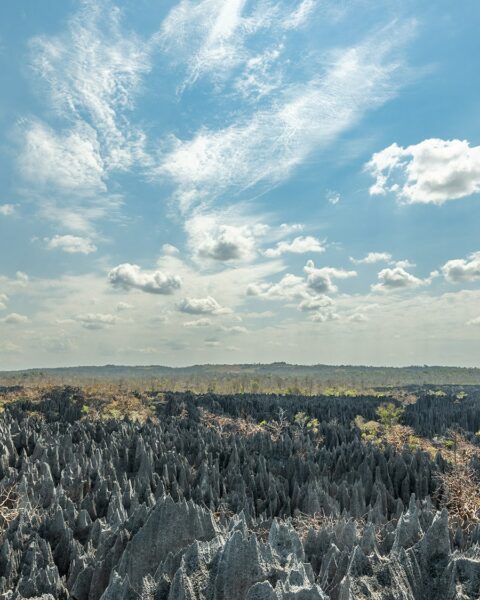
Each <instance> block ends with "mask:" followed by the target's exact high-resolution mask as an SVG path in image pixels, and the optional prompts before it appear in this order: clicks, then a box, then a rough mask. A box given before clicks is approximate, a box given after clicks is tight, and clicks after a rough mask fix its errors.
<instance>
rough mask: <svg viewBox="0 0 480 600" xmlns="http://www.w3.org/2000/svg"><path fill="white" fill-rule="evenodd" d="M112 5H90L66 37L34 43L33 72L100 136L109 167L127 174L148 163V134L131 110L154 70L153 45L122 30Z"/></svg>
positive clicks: (57, 103)
mask: <svg viewBox="0 0 480 600" xmlns="http://www.w3.org/2000/svg"><path fill="white" fill-rule="evenodd" d="M120 21H121V12H120V11H119V10H118V9H117V8H116V7H114V6H113V5H111V4H110V3H109V2H95V1H93V0H86V1H85V2H83V3H82V7H81V9H80V10H79V11H78V12H77V14H76V15H75V16H74V17H73V18H71V19H70V21H69V24H68V30H67V31H66V33H64V34H61V35H59V36H55V37H47V36H39V37H36V38H34V39H33V40H32V42H31V49H32V57H33V68H34V69H35V71H36V73H37V74H38V75H39V77H40V78H41V79H42V80H43V81H44V82H45V83H46V84H47V86H48V88H49V90H50V94H51V99H52V102H53V106H54V108H55V109H56V110H57V112H58V113H59V114H61V115H64V116H67V117H68V118H71V119H72V118H73V119H74V120H76V121H77V122H84V121H88V122H89V123H90V124H91V125H92V126H93V127H94V128H95V130H96V133H97V134H98V144H99V147H100V148H101V155H102V158H103V161H104V165H105V168H106V169H107V170H108V169H126V168H128V167H129V166H131V165H132V163H133V162H135V161H136V160H138V159H139V158H142V159H144V158H145V156H144V153H143V143H144V135H143V133H142V132H141V131H139V130H137V129H136V128H134V127H132V125H131V124H130V123H129V121H128V118H127V116H126V111H128V110H129V109H131V108H132V107H133V104H134V99H135V96H136V94H137V92H138V90H139V87H140V85H141V82H142V77H143V75H144V74H146V73H148V71H149V70H150V68H151V59H150V54H151V52H152V45H151V43H150V42H148V41H146V42H145V41H144V40H142V39H141V38H139V37H138V36H137V35H135V34H134V33H131V31H127V30H125V29H122V28H121V24H120Z"/></svg>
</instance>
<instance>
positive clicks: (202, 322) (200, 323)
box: [183, 318, 212, 327]
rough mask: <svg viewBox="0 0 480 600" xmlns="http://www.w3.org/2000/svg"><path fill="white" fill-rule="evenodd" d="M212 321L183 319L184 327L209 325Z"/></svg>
mask: <svg viewBox="0 0 480 600" xmlns="http://www.w3.org/2000/svg"><path fill="white" fill-rule="evenodd" d="M211 325H212V321H211V320H210V319H206V318H204V319H195V320H194V321H185V323H184V324H183V326H184V327H210V326H211Z"/></svg>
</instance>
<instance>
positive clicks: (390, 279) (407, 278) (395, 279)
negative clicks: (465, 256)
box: [371, 264, 438, 292]
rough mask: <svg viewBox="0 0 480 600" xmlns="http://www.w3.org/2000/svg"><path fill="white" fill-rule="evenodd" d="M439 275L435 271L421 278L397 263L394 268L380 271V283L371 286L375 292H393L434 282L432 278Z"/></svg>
mask: <svg viewBox="0 0 480 600" xmlns="http://www.w3.org/2000/svg"><path fill="white" fill-rule="evenodd" d="M437 275H438V273H437V272H436V271H433V272H432V273H430V277H428V278H426V279H420V278H419V277H415V275H412V274H411V273H409V272H408V271H406V270H405V268H404V267H402V266H398V264H397V266H395V267H393V268H387V269H382V270H381V271H380V272H379V273H378V283H375V284H374V285H372V286H371V288H372V291H374V292H392V291H399V290H405V289H412V288H417V287H420V286H422V285H429V284H430V283H431V282H432V279H433V278H434V277H436V276H437Z"/></svg>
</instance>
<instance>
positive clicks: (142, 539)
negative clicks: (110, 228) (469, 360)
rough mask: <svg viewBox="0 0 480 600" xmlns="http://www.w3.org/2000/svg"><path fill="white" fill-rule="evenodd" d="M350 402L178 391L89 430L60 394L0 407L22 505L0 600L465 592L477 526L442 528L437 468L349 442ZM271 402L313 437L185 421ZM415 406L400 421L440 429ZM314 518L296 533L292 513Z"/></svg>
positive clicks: (477, 589) (471, 580)
mask: <svg viewBox="0 0 480 600" xmlns="http://www.w3.org/2000/svg"><path fill="white" fill-rule="evenodd" d="M353 401H354V402H357V405H356V406H351V404H352V403H349V401H348V400H347V399H339V400H338V402H337V401H336V400H335V401H332V400H331V399H329V401H328V403H327V402H325V401H324V400H322V399H317V403H316V404H315V403H314V402H313V401H312V400H311V399H304V398H297V399H293V398H290V399H286V398H283V399H277V400H275V398H274V397H269V396H267V397H263V399H262V397H253V398H237V399H234V398H233V397H214V396H208V397H203V398H196V397H194V396H192V395H191V394H190V395H189V394H185V395H177V396H171V397H170V399H169V400H168V401H167V402H166V403H164V404H162V405H159V422H158V423H152V422H148V423H146V424H144V425H140V424H136V423H131V422H127V421H111V422H101V421H99V422H95V423H94V422H90V421H83V420H80V416H81V410H80V407H81V393H80V392H79V391H78V390H77V389H75V388H66V389H64V390H61V391H59V392H58V393H56V394H54V395H53V397H51V398H46V399H45V400H44V402H43V404H42V405H40V406H36V408H35V410H36V411H37V412H39V413H42V415H43V418H36V417H32V416H29V415H28V412H27V411H28V410H29V409H30V408H31V407H29V405H28V404H25V405H23V406H22V405H17V406H14V407H12V408H9V409H7V410H5V412H4V413H2V414H1V415H0V488H3V489H7V488H8V486H10V485H12V484H14V485H15V486H16V493H17V495H18V497H19V499H20V513H19V516H18V517H17V518H15V519H14V520H12V521H11V522H10V523H8V525H6V526H5V527H4V531H3V533H2V534H1V535H0V598H5V599H8V600H22V599H27V598H31V599H33V598H38V599H40V598H41V599H42V600H63V599H65V600H66V599H67V598H69V599H71V600H99V599H102V600H114V599H115V600H117V599H120V600H122V599H124V600H133V599H135V600H138V598H143V599H145V600H147V599H150V600H187V599H188V600H235V599H239V600H240V599H248V600H276V599H279V600H290V599H296V600H320V599H326V598H332V599H335V600H363V599H367V598H375V599H382V600H397V599H398V600H400V599H401V600H413V599H415V600H429V599H430V600H453V599H455V598H459V599H466V598H469V599H470V598H472V599H473V598H479V597H480V549H479V545H478V543H479V542H480V528H478V527H477V528H473V529H471V530H470V531H469V532H461V531H460V532H454V531H451V530H449V527H448V515H447V513H446V512H445V511H443V512H442V511H439V510H437V508H436V507H435V505H434V501H432V499H431V494H432V492H433V490H434V489H435V482H434V474H435V472H436V471H437V470H438V469H441V468H442V464H441V461H440V462H439V461H432V460H431V459H430V458H429V456H428V455H426V454H424V453H422V452H420V451H418V450H417V451H413V452H410V451H407V450H405V451H403V452H398V451H396V450H395V449H394V448H392V447H387V448H385V449H382V448H379V447H374V446H369V445H365V444H363V443H362V442H361V441H360V439H359V435H358V431H356V430H355V428H352V427H351V425H350V423H351V420H352V419H353V417H354V416H355V414H358V413H362V414H363V415H364V416H365V418H371V417H372V416H373V413H374V409H375V403H374V402H375V401H374V400H371V401H368V400H364V399H361V400H359V399H354V400H353ZM353 401H352V402H353ZM369 402H370V403H369ZM372 402H373V404H372ZM425 402H426V403H427V400H425ZM289 403H290V405H291V406H289ZM280 404H281V405H282V406H285V407H287V408H288V410H290V414H294V413H295V412H297V411H300V410H308V411H309V414H311V415H312V416H316V417H317V418H318V419H319V420H320V432H319V434H321V435H322V436H323V444H322V445H320V446H319V445H318V444H317V443H316V441H315V436H314V435H312V433H311V432H308V431H307V430H305V431H303V430H302V431H300V430H296V431H293V430H292V429H289V428H287V429H286V430H285V431H283V432H282V433H281V434H280V435H279V436H278V438H272V437H271V436H270V435H268V433H264V432H259V433H255V434H253V435H245V434H242V433H240V432H238V431H235V430H232V431H227V432H226V431H224V432H222V433H220V432H219V431H218V430H217V429H215V428H212V427H209V426H208V423H205V422H204V421H202V420H201V419H200V416H199V415H200V413H199V408H200V407H204V408H206V409H207V410H208V411H211V412H214V413H216V414H219V415H229V416H231V417H237V416H239V414H240V412H241V411H244V412H246V413H247V414H249V415H250V416H251V417H252V418H253V420H254V421H255V422H258V421H260V420H262V418H265V417H266V416H268V414H273V413H274V412H275V411H276V410H277V409H278V407H279V405H280ZM417 404H419V405H421V404H422V402H419V403H417ZM452 406H453V404H452ZM424 408H425V411H424V413H422V412H421V406H420V408H419V407H418V406H415V407H414V408H412V409H411V412H410V413H409V415H410V416H409V417H408V418H409V419H411V422H412V424H413V422H414V421H416V422H417V425H418V426H419V428H420V429H422V428H423V430H426V429H428V433H429V434H430V435H431V434H432V432H433V433H435V432H441V424H439V422H437V418H436V417H435V418H434V417H433V416H430V415H432V414H433V412H431V411H430V408H429V406H428V404H426V405H425V407H424ZM446 410H447V409H445V411H446ZM456 410H457V409H456V407H454V408H452V411H456ZM467 412H468V413H469V414H470V417H471V419H472V427H474V426H477V427H478V428H480V422H479V423H478V425H475V423H476V422H477V421H479V418H478V414H477V412H478V409H477V412H475V409H474V408H473V407H472V406H470V405H469V406H468V410H467ZM462 418H463V417H462ZM429 419H430V424H429V423H428V421H429ZM315 513H316V514H317V515H318V514H320V515H323V517H324V518H323V521H322V523H321V524H320V525H318V520H317V525H316V527H314V528H312V529H310V531H306V532H304V533H305V535H302V536H300V535H299V533H298V532H297V531H296V529H295V527H294V524H295V523H296V522H297V521H296V519H297V518H298V516H299V515H306V519H307V521H305V522H308V516H309V515H310V516H312V515H314V514H315Z"/></svg>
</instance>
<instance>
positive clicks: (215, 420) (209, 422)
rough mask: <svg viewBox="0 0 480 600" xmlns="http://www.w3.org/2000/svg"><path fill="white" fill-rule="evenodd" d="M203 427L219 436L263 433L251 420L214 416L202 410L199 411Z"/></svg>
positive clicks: (262, 429)
mask: <svg viewBox="0 0 480 600" xmlns="http://www.w3.org/2000/svg"><path fill="white" fill-rule="evenodd" d="M200 412H201V414H202V421H203V423H204V425H206V426H207V427H209V428H210V429H215V430H216V431H218V432H220V433H221V434H227V435H228V434H236V433H238V434H240V435H245V436H251V435H256V434H257V433H261V432H263V431H265V429H264V428H263V427H262V426H261V425H258V424H257V423H255V422H254V421H253V420H251V419H248V418H245V419H242V418H237V419H235V418H233V417H228V416H225V415H216V414H214V413H212V412H210V411H208V410H205V409H203V408H201V409H200Z"/></svg>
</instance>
